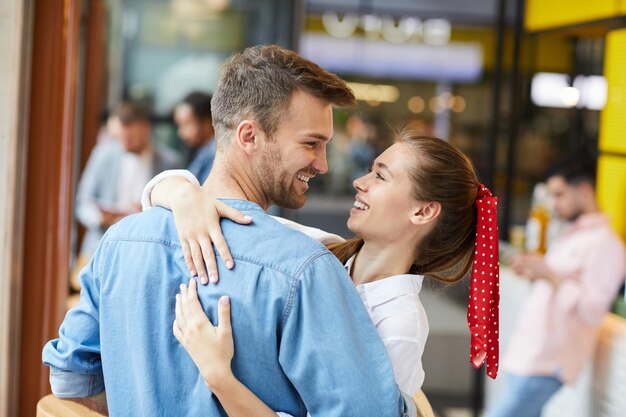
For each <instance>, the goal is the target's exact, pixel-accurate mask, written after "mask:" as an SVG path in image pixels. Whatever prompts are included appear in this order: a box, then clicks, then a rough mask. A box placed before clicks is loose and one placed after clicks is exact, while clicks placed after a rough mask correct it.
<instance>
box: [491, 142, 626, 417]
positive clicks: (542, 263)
mask: <svg viewBox="0 0 626 417" xmlns="http://www.w3.org/2000/svg"><path fill="white" fill-rule="evenodd" d="M547 178H548V179H547V188H548V193H549V195H550V198H551V204H552V206H553V207H552V208H553V211H554V212H555V213H556V215H557V216H558V217H560V218H561V219H562V220H564V221H565V222H566V225H565V226H564V229H563V233H562V234H561V235H560V237H559V238H558V239H557V240H556V241H555V242H554V243H553V244H552V245H551V246H549V247H548V250H547V252H546V254H545V256H544V255H540V254H537V253H525V254H519V255H517V256H515V257H514V258H513V259H512V260H511V266H512V268H513V270H514V271H515V272H516V273H517V274H518V275H520V276H522V277H524V278H526V279H528V280H529V281H531V282H532V287H531V292H530V294H529V296H528V297H527V298H526V301H525V304H524V305H523V307H522V310H521V313H520V315H519V319H518V322H517V324H516V327H514V329H513V333H512V335H511V339H510V341H509V345H508V346H509V347H508V351H507V352H506V354H505V355H504V358H503V363H502V365H503V366H502V368H503V370H504V371H506V374H505V375H506V376H505V378H506V379H505V381H504V383H505V386H504V388H503V390H502V392H501V394H500V396H499V397H498V398H497V399H496V401H495V403H494V405H493V407H491V408H490V409H489V410H488V411H487V413H486V415H485V417H526V416H527V417H539V416H540V415H541V411H542V409H543V407H544V405H545V404H546V403H547V402H548V400H549V399H550V398H552V396H553V395H554V394H555V393H556V392H557V391H558V390H559V388H560V387H561V386H562V385H563V384H574V383H575V382H576V381H577V379H578V377H579V375H580V374H581V372H582V371H583V369H584V368H585V367H586V366H587V365H588V364H589V363H590V361H591V359H592V356H593V351H594V348H595V345H596V341H597V335H598V330H599V328H600V325H601V324H602V321H603V319H604V317H605V315H606V313H607V312H608V311H609V308H610V307H611V303H612V301H613V300H614V298H615V295H616V294H617V291H618V289H619V288H620V286H621V285H622V283H623V279H624V273H625V272H626V260H625V252H624V245H623V243H622V241H621V239H620V238H619V237H618V236H617V235H616V233H615V232H614V231H613V229H612V228H611V226H610V224H609V220H608V218H607V217H606V216H605V215H603V214H602V213H601V212H600V209H599V207H598V203H597V201H596V193H595V178H596V164H595V161H594V160H591V159H590V158H589V156H588V155H587V154H577V155H573V156H571V157H569V158H567V159H565V160H564V161H562V162H561V163H559V164H557V165H555V166H553V167H552V168H551V169H550V170H549V171H548V175H547Z"/></svg>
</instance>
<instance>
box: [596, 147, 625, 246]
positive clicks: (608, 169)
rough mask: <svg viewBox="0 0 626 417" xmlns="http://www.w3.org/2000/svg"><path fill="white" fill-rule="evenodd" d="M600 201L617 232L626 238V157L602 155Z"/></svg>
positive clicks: (599, 182) (599, 164) (599, 172)
mask: <svg viewBox="0 0 626 417" xmlns="http://www.w3.org/2000/svg"><path fill="white" fill-rule="evenodd" d="M597 183H598V191H597V194H598V202H599V204H600V209H601V210H602V211H603V212H604V213H606V214H607V215H608V216H609V218H610V219H611V224H612V225H613V228H614V229H615V231H616V232H617V233H619V235H620V236H622V237H623V238H626V216H625V215H624V212H626V157H623V156H613V155H602V156H600V159H599V161H598V181H597Z"/></svg>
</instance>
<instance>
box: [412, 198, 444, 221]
mask: <svg viewBox="0 0 626 417" xmlns="http://www.w3.org/2000/svg"><path fill="white" fill-rule="evenodd" d="M439 214H441V204H439V203H437V202H434V201H432V202H429V203H420V204H419V205H417V206H416V207H415V211H414V212H413V215H412V216H411V223H413V224H415V225H425V224H429V223H432V222H433V221H434V220H436V219H437V217H439Z"/></svg>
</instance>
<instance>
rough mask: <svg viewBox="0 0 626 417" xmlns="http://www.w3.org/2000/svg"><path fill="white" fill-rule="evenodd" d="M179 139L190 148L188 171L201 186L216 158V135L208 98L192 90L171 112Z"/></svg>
mask: <svg viewBox="0 0 626 417" xmlns="http://www.w3.org/2000/svg"><path fill="white" fill-rule="evenodd" d="M174 120H175V121H176V124H177V125H178V136H180V138H181V139H182V140H183V141H185V143H186V144H187V146H189V148H190V149H191V163H190V164H189V166H188V167H187V169H188V170H189V171H191V173H192V174H193V175H194V176H195V177H196V178H197V179H198V181H200V184H202V183H203V182H204V181H205V180H206V178H207V177H208V176H209V172H211V167H212V166H213V159H214V158H215V138H214V137H213V136H214V134H215V132H214V131H213V121H212V119H211V95H209V94H206V93H203V92H200V91H194V92H192V93H190V94H188V95H187V96H186V97H185V98H184V99H183V101H181V102H180V103H179V104H178V105H177V106H176V108H175V109H174Z"/></svg>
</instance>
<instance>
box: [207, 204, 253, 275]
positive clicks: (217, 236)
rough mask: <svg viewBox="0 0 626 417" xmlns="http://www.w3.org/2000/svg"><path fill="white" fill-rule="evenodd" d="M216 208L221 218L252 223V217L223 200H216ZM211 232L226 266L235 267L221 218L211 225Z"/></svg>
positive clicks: (240, 222)
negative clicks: (223, 232) (221, 224)
mask: <svg viewBox="0 0 626 417" xmlns="http://www.w3.org/2000/svg"><path fill="white" fill-rule="evenodd" d="M215 209H216V210H217V214H218V216H219V218H222V217H224V218H227V219H230V220H232V221H234V222H235V223H239V224H250V223H252V217H250V216H248V215H247V214H244V213H242V212H241V211H239V210H237V209H234V208H232V207H230V206H229V205H227V204H224V203H222V202H221V201H216V204H215ZM209 234H210V235H211V240H213V243H214V244H215V247H216V248H217V252H218V253H219V254H220V256H221V257H222V262H224V265H225V266H226V268H228V269H231V268H232V267H234V266H235V262H234V261H233V257H232V255H231V254H230V249H229V248H228V244H227V243H226V239H224V235H223V234H222V228H221V226H220V223H219V219H218V221H217V222H216V223H214V224H212V225H211V227H209Z"/></svg>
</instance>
